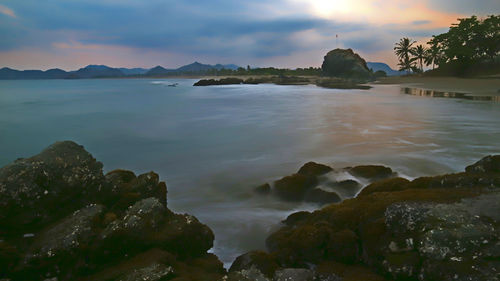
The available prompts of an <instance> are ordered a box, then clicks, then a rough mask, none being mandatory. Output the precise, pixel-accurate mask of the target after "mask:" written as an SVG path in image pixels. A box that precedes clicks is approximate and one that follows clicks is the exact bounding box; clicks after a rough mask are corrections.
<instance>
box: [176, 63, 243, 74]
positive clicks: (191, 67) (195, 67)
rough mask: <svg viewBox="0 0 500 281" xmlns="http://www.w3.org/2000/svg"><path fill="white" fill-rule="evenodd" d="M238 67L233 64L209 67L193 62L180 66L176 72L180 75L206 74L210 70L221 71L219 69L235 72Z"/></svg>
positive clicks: (209, 65)
mask: <svg viewBox="0 0 500 281" xmlns="http://www.w3.org/2000/svg"><path fill="white" fill-rule="evenodd" d="M238 67H239V66H237V65H235V64H226V65H223V64H216V65H211V64H203V63H199V62H197V61H196V62H194V63H192V64H188V65H185V66H181V67H179V68H177V69H176V71H177V72H181V73H188V72H206V71H210V70H214V69H216V70H221V69H231V70H236V69H238Z"/></svg>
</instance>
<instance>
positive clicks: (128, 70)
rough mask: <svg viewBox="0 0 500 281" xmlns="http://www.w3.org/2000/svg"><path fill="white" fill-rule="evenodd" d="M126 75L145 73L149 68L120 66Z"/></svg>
mask: <svg viewBox="0 0 500 281" xmlns="http://www.w3.org/2000/svg"><path fill="white" fill-rule="evenodd" d="M118 69H119V70H120V71H121V72H123V74H125V75H144V74H146V73H147V72H148V71H149V69H146V68H138V67H136V68H118Z"/></svg>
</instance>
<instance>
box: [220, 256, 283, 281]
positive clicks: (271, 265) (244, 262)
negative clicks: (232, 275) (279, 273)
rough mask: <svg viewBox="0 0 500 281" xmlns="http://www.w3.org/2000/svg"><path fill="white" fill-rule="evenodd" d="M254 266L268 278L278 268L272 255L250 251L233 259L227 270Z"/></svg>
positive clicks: (238, 269)
mask: <svg viewBox="0 0 500 281" xmlns="http://www.w3.org/2000/svg"><path fill="white" fill-rule="evenodd" d="M250 268H255V269H257V270H259V271H260V272H261V273H262V274H263V275H265V276H266V277H268V278H272V277H273V276H274V273H275V272H276V270H277V269H278V268H279V265H278V263H277V262H276V259H275V257H274V256H272V255H270V254H268V253H266V252H263V251H252V252H248V253H246V254H244V255H241V256H239V257H237V258H236V260H234V262H233V264H232V265H231V268H229V272H235V271H241V270H245V269H250Z"/></svg>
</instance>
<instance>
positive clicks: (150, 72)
mask: <svg viewBox="0 0 500 281" xmlns="http://www.w3.org/2000/svg"><path fill="white" fill-rule="evenodd" d="M367 65H368V68H371V69H372V70H373V71H374V72H375V71H378V70H382V71H385V73H387V75H388V76H396V75H402V74H404V73H403V72H400V71H396V70H394V69H392V68H390V67H389V66H388V65H387V64H385V63H381V62H368V63H367ZM238 68H239V66H237V65H235V64H224V65H223V64H215V65H210V64H202V63H199V62H194V63H192V64H188V65H184V66H181V67H179V68H176V69H167V68H164V67H162V66H156V67H153V68H151V69H146V68H113V67H109V66H106V65H88V66H86V67H84V68H80V69H78V70H74V71H64V70H62V69H58V68H55V69H49V70H46V71H42V70H15V69H11V68H8V67H4V68H2V69H0V80H21V79H89V78H119V77H160V76H174V75H203V74H207V73H210V72H211V71H214V70H221V69H230V70H237V69H238Z"/></svg>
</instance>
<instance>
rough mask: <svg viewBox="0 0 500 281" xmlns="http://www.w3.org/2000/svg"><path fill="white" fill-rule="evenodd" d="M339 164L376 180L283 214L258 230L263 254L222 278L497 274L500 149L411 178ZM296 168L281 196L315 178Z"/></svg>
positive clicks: (481, 279) (483, 280) (348, 279)
mask: <svg viewBox="0 0 500 281" xmlns="http://www.w3.org/2000/svg"><path fill="white" fill-rule="evenodd" d="M308 166H310V167H318V168H319V167H321V170H318V173H319V174H321V173H324V172H328V169H327V168H324V167H323V166H324V165H318V164H314V165H313V164H308ZM304 167H306V166H304ZM304 167H303V168H304ZM301 170H304V169H301ZM305 170H308V169H305ZM347 170H348V171H349V173H353V174H357V175H358V176H361V177H364V178H366V179H375V180H376V181H375V182H373V183H371V184H369V185H368V186H366V187H365V188H364V189H363V190H362V191H361V192H360V193H359V195H357V197H356V198H352V199H347V200H344V201H343V202H341V203H336V204H330V205H327V206H325V207H324V208H322V209H319V210H317V211H314V212H304V211H303V212H298V213H294V214H291V215H290V216H289V217H288V218H287V219H286V220H284V221H283V222H282V227H281V228H280V229H279V230H278V231H276V232H274V233H272V234H271V235H270V236H269V237H268V238H267V241H266V244H267V249H268V252H264V251H253V252H249V253H246V254H243V255H241V256H240V257H238V258H237V259H236V260H235V261H234V263H233V265H232V266H231V268H230V270H229V271H230V274H229V276H234V278H235V279H233V280H321V281H326V280H344V281H354V280H421V281H424V280H446V281H448V280H449V281H451V280H464V281H465V280H478V281H488V280H500V155H497V156H487V157H485V158H483V159H481V160H480V161H478V162H476V163H475V164H473V165H470V166H468V167H467V168H466V169H465V171H464V172H460V173H455V174H447V175H441V176H434V177H421V178H417V179H415V180H412V181H409V180H406V179H403V178H399V177H395V176H396V175H395V174H394V173H393V172H392V170H390V169H389V168H386V167H380V166H358V167H354V168H348V169H347ZM306 174H307V175H310V176H314V175H315V174H316V173H306ZM298 175H300V171H299V173H297V174H294V175H293V177H294V178H296V179H294V180H293V181H292V180H289V184H288V185H287V188H283V189H284V190H285V189H288V191H287V192H289V193H290V194H289V195H287V199H289V198H292V197H293V199H296V198H298V197H299V196H297V195H296V194H297V191H298V190H299V191H300V190H302V189H299V188H297V186H299V184H298V182H301V183H304V184H303V185H300V186H301V187H302V188H303V189H304V188H305V189H306V190H310V189H311V188H312V187H311V186H314V184H305V183H306V182H308V181H307V180H302V179H299V176H298ZM309 181H311V180H309ZM275 188H276V186H275ZM300 194H303V192H302V191H301V193H300ZM292 269H293V270H292ZM282 276H287V278H288V279H280V278H281V277H282ZM243 277H245V278H247V277H248V278H247V279H243ZM256 277H258V279H257V278H256ZM238 278H240V279H238ZM252 278H253V279H252ZM273 278H274V279H273Z"/></svg>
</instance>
